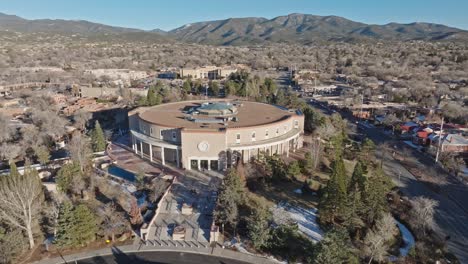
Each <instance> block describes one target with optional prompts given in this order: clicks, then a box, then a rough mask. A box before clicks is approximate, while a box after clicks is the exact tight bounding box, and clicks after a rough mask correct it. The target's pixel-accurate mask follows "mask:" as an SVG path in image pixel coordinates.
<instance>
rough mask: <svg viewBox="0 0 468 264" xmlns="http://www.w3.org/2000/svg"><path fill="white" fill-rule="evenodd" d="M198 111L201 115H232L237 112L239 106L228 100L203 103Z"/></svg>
mask: <svg viewBox="0 0 468 264" xmlns="http://www.w3.org/2000/svg"><path fill="white" fill-rule="evenodd" d="M196 111H197V112H198V114H200V115H209V116H231V115H235V114H237V107H236V106H234V105H233V104H231V103H226V102H216V103H203V104H202V105H201V106H199V107H197V108H196Z"/></svg>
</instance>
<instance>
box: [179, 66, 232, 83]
mask: <svg viewBox="0 0 468 264" xmlns="http://www.w3.org/2000/svg"><path fill="white" fill-rule="evenodd" d="M235 72H237V69H236V68H232V67H216V66H205V67H199V68H182V69H180V71H179V75H180V77H182V78H184V77H187V78H193V79H209V80H216V79H222V78H226V77H228V76H229V75H231V74H232V73H235Z"/></svg>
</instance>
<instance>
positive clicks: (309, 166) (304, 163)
mask: <svg viewBox="0 0 468 264" xmlns="http://www.w3.org/2000/svg"><path fill="white" fill-rule="evenodd" d="M301 167H302V172H303V173H309V172H311V171H312V170H313V168H314V160H313V159H312V154H310V152H306V154H305V155H304V159H303V160H301Z"/></svg>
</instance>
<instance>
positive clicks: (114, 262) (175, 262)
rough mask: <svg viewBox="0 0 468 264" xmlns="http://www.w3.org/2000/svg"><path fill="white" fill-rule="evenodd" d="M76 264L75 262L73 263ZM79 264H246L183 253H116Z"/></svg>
mask: <svg viewBox="0 0 468 264" xmlns="http://www.w3.org/2000/svg"><path fill="white" fill-rule="evenodd" d="M73 263H75V262H73ZM76 263H78V264H136V263H144V264H163V263H164V264H246V262H242V261H238V260H232V259H226V258H220V257H214V256H208V255H201V254H193V253H183V252H138V253H129V254H125V253H122V252H116V253H114V254H113V255H108V256H98V257H93V258H90V259H85V260H78V261H77V262H76Z"/></svg>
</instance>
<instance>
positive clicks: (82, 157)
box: [67, 133, 91, 172]
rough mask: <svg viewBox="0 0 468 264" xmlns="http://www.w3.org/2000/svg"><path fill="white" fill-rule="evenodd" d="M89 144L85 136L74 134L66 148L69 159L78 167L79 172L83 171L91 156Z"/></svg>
mask: <svg viewBox="0 0 468 264" xmlns="http://www.w3.org/2000/svg"><path fill="white" fill-rule="evenodd" d="M89 144H90V143H89V139H88V138H87V137H86V136H84V135H81V133H75V134H73V137H72V139H71V140H70V142H69V143H68V146H67V148H68V151H69V152H70V157H71V159H72V160H73V161H74V162H76V163H77V164H79V165H80V171H81V172H84V171H85V168H86V167H87V165H88V163H89V159H90V155H91V149H90V146H89Z"/></svg>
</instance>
